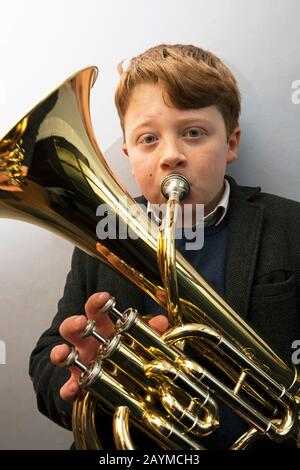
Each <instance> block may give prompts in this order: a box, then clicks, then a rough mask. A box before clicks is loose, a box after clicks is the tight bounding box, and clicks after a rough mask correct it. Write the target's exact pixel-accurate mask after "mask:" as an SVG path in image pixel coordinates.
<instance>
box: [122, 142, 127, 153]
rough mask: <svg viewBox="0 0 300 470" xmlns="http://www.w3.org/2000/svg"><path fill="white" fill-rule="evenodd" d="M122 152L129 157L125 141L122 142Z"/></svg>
mask: <svg viewBox="0 0 300 470" xmlns="http://www.w3.org/2000/svg"><path fill="white" fill-rule="evenodd" d="M122 152H123V153H124V155H125V156H126V157H128V150H127V145H126V144H125V142H123V144H122Z"/></svg>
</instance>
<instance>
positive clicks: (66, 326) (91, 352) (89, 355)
mask: <svg viewBox="0 0 300 470" xmlns="http://www.w3.org/2000/svg"><path fill="white" fill-rule="evenodd" d="M86 324H87V318H86V317H85V316H84V315H73V316H72V317H68V318H66V319H65V320H64V321H63V322H62V324H61V325H60V328H59V332H60V334H61V336H62V337H63V338H64V339H65V340H66V341H69V342H70V343H72V344H73V345H74V346H75V348H76V349H77V351H78V352H79V360H80V361H81V362H82V363H83V364H85V365H87V364H89V363H90V362H91V361H92V360H93V359H94V357H95V355H96V352H97V350H98V348H99V342H98V341H97V340H96V339H95V338H93V337H91V336H90V337H88V338H82V332H83V330H84V328H85V326H86ZM54 354H55V353H54Z"/></svg>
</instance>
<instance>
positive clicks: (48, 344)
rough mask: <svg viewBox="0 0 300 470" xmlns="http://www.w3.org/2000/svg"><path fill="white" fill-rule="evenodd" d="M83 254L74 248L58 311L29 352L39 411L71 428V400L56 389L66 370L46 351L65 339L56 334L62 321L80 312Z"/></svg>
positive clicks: (83, 288) (83, 293)
mask: <svg viewBox="0 0 300 470" xmlns="http://www.w3.org/2000/svg"><path fill="white" fill-rule="evenodd" d="M86 258H87V255H85V254H84V253H83V252H81V251H80V250H79V249H78V248H75V250H74V253H73V256H72V266H71V271H70V272H69V274H68V276H67V280H66V284H65V288H64V294H63V297H62V298H61V300H60V301H59V303H58V312H57V314H56V315H55V317H54V319H53V321H52V324H51V326H50V328H49V329H47V330H46V331H45V332H44V333H43V334H42V335H41V337H40V339H39V340H38V342H37V345H36V347H35V348H34V350H33V351H32V353H31V356H30V365H29V374H30V377H31V379H32V381H33V386H34V390H35V392H36V396H37V405H38V409H39V411H40V412H41V413H42V414H44V415H46V416H47V417H48V418H50V419H51V420H52V421H54V422H55V423H57V424H59V425H61V426H63V427H65V428H67V429H71V413H72V403H71V402H67V401H64V400H62V399H61V398H60V395H59V390H60V388H61V386H62V385H63V384H64V383H65V382H66V380H68V378H69V377H70V372H69V371H68V370H66V369H60V368H59V367H57V366H55V365H53V364H52V363H51V360H50V351H51V349H52V348H53V346H55V345H57V344H63V343H66V341H65V340H64V339H63V338H62V337H61V336H60V334H59V326H60V324H61V323H62V321H63V320H64V319H65V318H67V317H69V316H71V315H76V314H82V313H84V305H85V302H86V300H87V297H88V295H87V292H86V281H85V272H86V269H87V262H86Z"/></svg>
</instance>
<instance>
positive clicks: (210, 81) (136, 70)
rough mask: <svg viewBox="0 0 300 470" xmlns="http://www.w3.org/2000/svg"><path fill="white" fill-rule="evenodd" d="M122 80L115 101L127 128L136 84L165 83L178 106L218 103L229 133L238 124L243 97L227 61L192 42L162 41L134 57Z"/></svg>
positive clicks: (163, 86) (189, 107) (121, 77)
mask: <svg viewBox="0 0 300 470" xmlns="http://www.w3.org/2000/svg"><path fill="white" fill-rule="evenodd" d="M118 70H119V73H120V81H119V84H118V87H117V90H116V94H115V103H116V107H117V111H118V114H119V117H120V122H121V126H122V129H123V131H124V116H125V114H126V111H127V108H128V105H129V102H130V98H131V94H132V91H133V89H134V88H135V86H136V85H139V84H141V83H154V84H159V85H160V86H162V88H163V90H164V92H165V93H166V96H167V98H168V101H169V102H170V104H171V105H173V106H175V107H176V108H178V109H196V108H204V107H205V106H211V105H215V106H217V108H218V109H219V111H220V112H221V114H222V116H223V119H224V122H225V127H226V132H227V137H229V135H230V134H231V133H232V131H233V130H234V129H235V127H237V126H238V124H239V115H240V109H241V97H240V92H239V89H238V85H237V82H236V80H235V78H234V76H233V74H232V73H231V71H230V70H229V69H228V67H226V65H225V64H224V63H223V62H222V61H221V60H220V59H219V58H218V57H216V56H215V55H214V54H212V53H211V52H209V51H206V50H204V49H201V48H200V47H196V46H192V45H181V44H177V45H165V44H162V45H159V46H155V47H152V48H151V49H148V50H147V51H145V52H144V53H142V54H140V55H139V56H137V57H134V58H132V59H131V61H130V63H129V66H128V68H127V69H126V70H125V71H124V70H123V68H122V64H120V65H119V68H118Z"/></svg>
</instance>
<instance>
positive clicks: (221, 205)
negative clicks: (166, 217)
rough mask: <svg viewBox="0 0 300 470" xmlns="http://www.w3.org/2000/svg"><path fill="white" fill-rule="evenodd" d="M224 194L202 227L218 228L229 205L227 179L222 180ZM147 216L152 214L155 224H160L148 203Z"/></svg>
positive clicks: (205, 218)
mask: <svg viewBox="0 0 300 470" xmlns="http://www.w3.org/2000/svg"><path fill="white" fill-rule="evenodd" d="M224 184H225V186H224V192H223V194H222V197H221V199H220V201H219V202H218V204H217V205H216V207H215V208H214V210H212V211H211V212H210V213H209V214H207V215H205V216H204V226H205V227H208V226H210V225H215V226H218V225H219V224H220V223H221V222H222V220H223V219H224V217H225V215H226V213H227V211H228V205H229V196H230V184H229V183H228V181H227V179H226V178H224ZM147 214H148V215H149V214H153V218H154V220H155V222H156V223H157V224H159V223H160V220H159V217H158V216H157V215H156V213H155V210H154V208H153V207H152V204H151V203H150V202H148V204H147Z"/></svg>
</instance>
